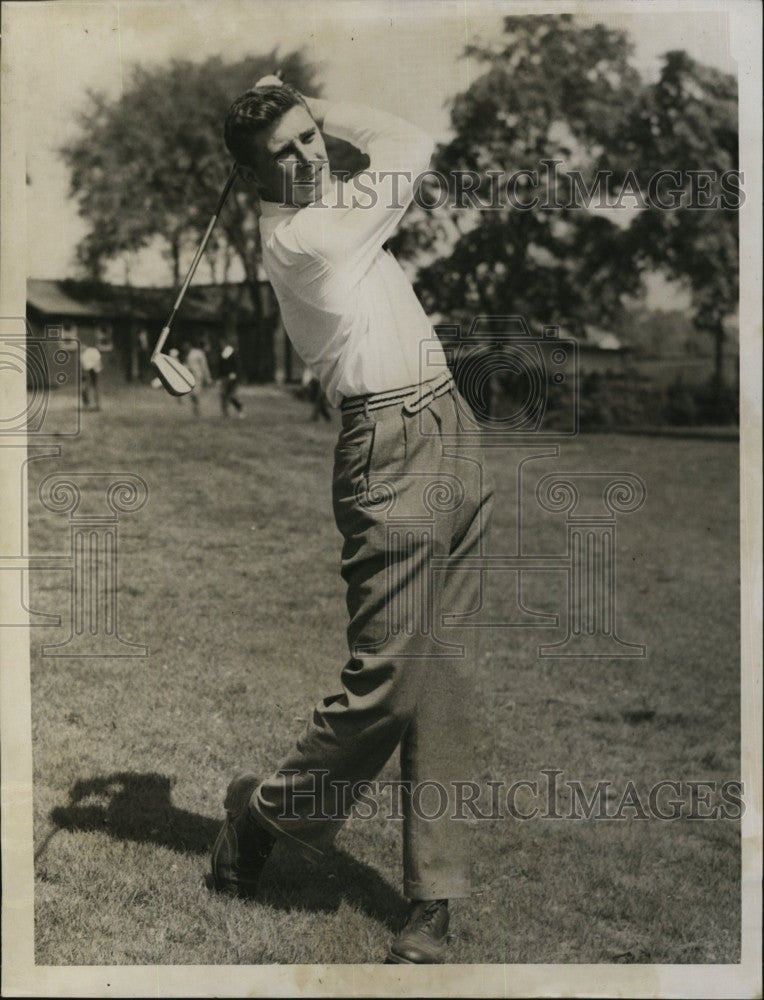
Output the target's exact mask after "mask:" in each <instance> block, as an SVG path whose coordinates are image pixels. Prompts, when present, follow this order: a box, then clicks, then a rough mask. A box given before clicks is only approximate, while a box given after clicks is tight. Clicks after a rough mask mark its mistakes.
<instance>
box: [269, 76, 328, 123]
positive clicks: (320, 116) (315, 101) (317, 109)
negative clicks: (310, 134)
mask: <svg viewBox="0 0 764 1000" xmlns="http://www.w3.org/2000/svg"><path fill="white" fill-rule="evenodd" d="M283 85H284V81H283V80H282V79H281V77H280V76H276V74H275V73H269V74H268V76H261V77H260V79H259V80H258V81H257V83H256V84H255V85H254V87H253V88H252V89H253V90H257V88H258V87H282V86H283ZM301 97H302V99H303V101H305V103H306V104H307V106H308V111H309V112H310V116H311V118H312V119H313V120H314V121H315V123H316V125H318V127H319V128H321V126H322V125H323V123H324V116H325V115H326V112H327V110H328V108H329V104H330V102H329V101H324V100H321V99H320V98H318V97H306V96H305V94H302V95H301Z"/></svg>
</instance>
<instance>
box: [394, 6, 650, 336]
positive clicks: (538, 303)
mask: <svg viewBox="0 0 764 1000" xmlns="http://www.w3.org/2000/svg"><path fill="white" fill-rule="evenodd" d="M504 29H505V32H504V35H503V36H502V38H501V40H500V42H499V43H497V44H495V45H492V46H471V47H469V48H468V49H467V52H466V54H467V55H468V56H469V57H470V58H471V59H473V60H477V62H478V63H482V64H485V65H486V66H487V69H486V72H485V73H483V74H482V75H480V76H478V77H477V79H475V80H474V82H473V83H472V84H471V85H470V87H469V88H468V89H467V90H466V91H465V92H464V93H462V94H459V95H457V97H456V98H455V99H454V101H453V105H452V110H451V124H452V127H453V130H454V137H453V138H452V139H451V140H450V141H449V142H447V143H445V144H444V145H441V146H439V147H438V149H437V151H436V155H435V158H434V163H433V166H434V168H435V169H436V170H438V171H439V172H441V174H443V175H445V176H447V177H448V179H449V204H448V207H444V208H443V209H441V210H433V211H431V212H428V211H426V210H425V211H421V210H420V211H419V212H418V213H417V215H416V216H414V217H413V218H412V219H411V221H410V223H409V225H408V227H407V230H406V232H405V233H404V234H402V236H401V237H400V239H399V240H398V242H397V244H396V247H395V248H396V249H397V250H398V251H399V252H402V253H404V254H408V255H412V254H416V253H422V252H424V253H429V255H430V256H431V258H432V259H431V260H430V261H429V262H428V263H426V264H425V265H424V266H423V267H421V268H420V270H419V274H418V280H417V289H418V291H419V293H420V295H421V296H422V298H423V300H424V301H425V303H426V305H427V306H428V307H429V308H430V309H431V310H433V311H437V312H440V313H446V314H447V315H448V316H449V317H453V318H457V319H459V320H460V321H461V322H468V321H469V319H470V318H471V317H472V316H474V315H475V314H476V313H487V312H488V313H494V314H502V313H503V314H507V313H510V314H512V313H521V314H523V315H524V316H525V317H526V319H527V320H528V321H529V323H530V324H531V325H532V326H533V325H534V324H536V325H542V324H545V323H554V322H559V321H566V320H569V319H570V318H576V319H578V320H590V321H591V320H595V319H596V320H597V321H598V322H602V321H603V320H606V319H608V318H612V317H613V316H614V315H617V313H618V311H619V309H620V296H621V294H622V293H623V292H627V291H634V290H636V287H637V285H638V275H637V274H636V273H635V271H634V269H633V267H632V266H631V264H630V261H629V260H628V259H627V258H625V257H624V255H623V254H622V252H621V250H622V232H621V230H620V229H619V227H618V226H616V225H615V224H614V223H613V222H612V221H610V220H609V219H607V218H605V217H603V216H602V215H597V214H594V213H591V212H587V211H585V210H582V209H581V208H580V207H579V206H578V205H577V204H576V202H575V199H572V198H571V197H570V191H569V189H568V185H567V182H566V180H565V178H564V177H563V176H562V175H561V173H560V166H564V168H565V169H576V170H578V171H579V173H580V175H581V180H582V182H583V183H584V184H585V185H590V184H592V183H593V179H594V172H595V170H596V167H597V165H598V163H597V161H598V156H599V155H600V153H601V151H602V149H603V148H605V147H606V146H607V143H608V141H609V139H610V136H611V134H612V132H613V131H614V129H615V128H616V127H617V123H618V122H619V121H620V120H621V119H622V116H623V114H624V108H628V107H629V106H630V104H631V103H632V102H633V100H634V97H635V93H636V92H637V91H638V88H639V83H640V81H639V77H638V74H637V73H636V71H635V70H634V69H633V68H632V67H631V66H630V64H629V62H628V59H629V56H630V54H631V49H632V47H631V44H630V42H629V40H628V38H627V36H626V35H625V34H624V33H623V32H619V31H612V30H610V29H608V28H606V27H604V26H603V25H601V24H597V25H594V26H593V27H580V26H578V25H577V24H576V23H575V22H574V20H573V18H572V17H571V16H570V15H567V14H566V15H562V16H557V15H542V16H537V17H534V16H518V17H515V16H510V17H507V18H505V20H504ZM464 171H474V172H476V173H477V174H478V175H481V176H483V177H486V178H489V177H490V173H491V172H495V176H496V177H497V179H498V180H499V182H500V183H501V184H502V185H503V184H505V182H506V179H507V178H508V177H511V176H512V175H513V174H515V173H516V172H519V171H533V172H535V175H536V177H535V180H536V183H535V184H534V183H533V182H534V178H532V177H531V178H528V177H526V178H523V176H521V175H519V174H518V176H517V182H516V183H515V184H513V185H512V192H513V193H514V194H516V195H517V206H519V207H517V206H516V207H513V206H512V204H511V202H510V203H508V201H507V198H506V197H504V198H503V199H502V200H501V202H499V201H498V200H495V203H496V204H499V203H501V204H502V205H503V207H501V208H485V209H478V210H473V211H467V210H465V208H464V207H459V205H458V202H459V190H458V186H457V185H459V184H462V185H463V181H460V180H459V179H458V173H459V172H464ZM524 180H525V181H526V183H523V182H524ZM429 186H430V187H432V185H431V184H430V185H429ZM507 190H508V189H507ZM505 193H506V192H505ZM534 194H535V195H537V196H538V197H539V199H540V207H539V208H537V209H534V210H532V211H526V210H524V209H523V208H522V207H521V204H520V203H528V202H529V200H530V199H531V197H532V196H533V195H534ZM429 198H430V195H429V193H428V184H427V182H426V181H425V184H424V187H423V194H422V196H420V199H419V201H420V204H421V202H423V201H426V200H429ZM491 200H492V197H491V196H490V192H489V191H488V189H487V188H484V189H483V191H482V193H481V198H480V202H481V204H483V205H488V204H490V203H491ZM454 202H456V203H457V206H456V207H453V206H454ZM546 206H549V207H546ZM444 248H447V250H446V251H444Z"/></svg>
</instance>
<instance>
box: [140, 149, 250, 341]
mask: <svg viewBox="0 0 764 1000" xmlns="http://www.w3.org/2000/svg"><path fill="white" fill-rule="evenodd" d="M236 170H237V168H236V164H235V163H234V165H233V166H232V167H231V172H230V174H229V175H228V180H227V181H226V182H225V187H224V188H223V190H222V191H221V192H220V197H219V198H218V203H217V205H216V207H215V211H214V213H213V215H212V218H211V219H210V221H209V225H208V226H207V230H206V232H205V234H204V236H203V237H202V241H201V243H200V244H199V247H198V249H197V251H196V254H195V256H194V259H193V260H192V261H191V267H189V269H188V274H187V275H186V280H185V281H184V282H183V287H182V288H181V290H180V291H179V292H178V297H177V298H176V299H175V305H174V306H173V307H172V311H171V313H170V315H169V316H168V318H167V322H166V323H165V325H164V327H163V328H162V332H161V333H160V335H159V340H158V341H157V344H156V347H155V348H154V352H153V354H152V355H151V356H152V358H154V357H156V355H157V354H161V353H162V348H163V347H164V345H165V341H166V340H167V338H168V336H169V335H170V328H171V327H172V322H173V320H174V319H175V314H176V313H177V311H178V309H179V308H180V304H181V302H182V301H183V298H184V296H185V294H186V291H187V290H188V286H189V285H190V284H191V279H192V278H193V276H194V274H195V272H196V269H197V267H198V266H199V261H200V260H201V259H202V254H203V253H204V250H205V247H206V246H207V243H208V242H209V239H210V236H211V235H212V230H213V229H214V228H215V223H216V222H217V221H218V216H219V215H220V212H221V210H222V208H223V205H224V204H225V201H226V198H227V197H228V194H229V192H230V190H231V188H232V187H233V183H234V181H235V180H236Z"/></svg>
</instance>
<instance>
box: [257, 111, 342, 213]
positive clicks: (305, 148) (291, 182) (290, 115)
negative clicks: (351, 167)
mask: <svg viewBox="0 0 764 1000" xmlns="http://www.w3.org/2000/svg"><path fill="white" fill-rule="evenodd" d="M252 166H253V173H254V178H255V183H256V184H257V187H258V190H259V192H260V196H261V197H262V198H265V200H266V201H276V202H278V203H279V204H287V205H297V206H298V207H302V206H303V205H310V204H312V203H313V202H314V201H318V199H319V198H320V197H321V192H322V190H323V188H324V186H325V185H326V183H327V181H328V176H329V160H328V157H327V155H326V146H325V145H324V140H323V137H322V135H321V133H320V131H319V129H318V126H317V125H316V123H315V122H314V121H313V119H312V118H311V116H310V114H309V113H308V111H307V110H306V109H305V108H304V107H303V106H302V105H301V104H298V105H295V107H293V108H290V109H289V110H288V111H286V112H285V113H284V114H283V115H282V116H281V118H279V119H277V120H276V121H275V122H274V123H273V124H272V125H269V126H268V128H267V129H265V130H264V131H263V132H262V133H260V135H258V136H257V138H256V140H255V154H254V160H253V164H252Z"/></svg>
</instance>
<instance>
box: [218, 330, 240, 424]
mask: <svg viewBox="0 0 764 1000" xmlns="http://www.w3.org/2000/svg"><path fill="white" fill-rule="evenodd" d="M218 374H219V376H220V407H221V409H222V410H223V416H224V417H227V416H228V404H229V403H230V404H231V406H233V408H234V409H235V410H236V412H237V414H238V415H239V419H241V418H242V417H243V416H244V407H243V406H242V405H241V402H240V401H239V398H238V397H237V395H236V386H237V384H238V381H239V362H238V359H237V357H236V352H235V351H234V349H233V347H231V345H230V344H229V343H227V342H226V341H223V347H222V350H221V351H220V362H219V365H218Z"/></svg>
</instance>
